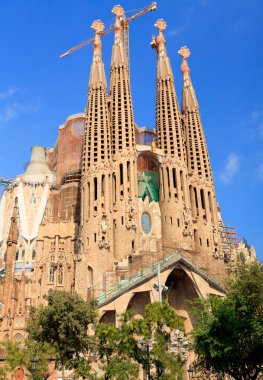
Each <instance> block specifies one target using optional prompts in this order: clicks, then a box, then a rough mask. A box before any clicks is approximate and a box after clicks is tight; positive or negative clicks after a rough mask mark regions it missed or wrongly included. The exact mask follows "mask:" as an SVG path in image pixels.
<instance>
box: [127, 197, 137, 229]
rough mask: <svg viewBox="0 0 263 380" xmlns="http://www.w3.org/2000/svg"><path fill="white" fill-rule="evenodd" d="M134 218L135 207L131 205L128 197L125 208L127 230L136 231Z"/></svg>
mask: <svg viewBox="0 0 263 380" xmlns="http://www.w3.org/2000/svg"><path fill="white" fill-rule="evenodd" d="M135 216H136V213H135V207H134V206H133V204H132V199H131V197H129V200H128V206H127V219H128V220H127V223H126V228H127V230H130V229H133V230H135V231H136V229H137V225H136V219H135Z"/></svg>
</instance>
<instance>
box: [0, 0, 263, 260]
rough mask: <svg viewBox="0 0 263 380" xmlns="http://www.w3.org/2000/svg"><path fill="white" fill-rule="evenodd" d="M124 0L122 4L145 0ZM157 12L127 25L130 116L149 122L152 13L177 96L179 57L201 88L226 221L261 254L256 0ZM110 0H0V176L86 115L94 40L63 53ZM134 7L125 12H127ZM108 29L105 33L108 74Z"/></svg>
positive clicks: (262, 39)
mask: <svg viewBox="0 0 263 380" xmlns="http://www.w3.org/2000/svg"><path fill="white" fill-rule="evenodd" d="M149 3H150V1H147V0H134V1H130V0H123V1H122V2H121V5H122V6H123V7H124V9H125V10H127V11H128V10H135V12H136V10H137V9H140V8H142V7H144V6H146V5H148V4H149ZM157 3H158V10H157V11H155V12H152V13H149V14H147V15H144V16H142V17H141V18H139V19H137V20H135V21H133V22H132V23H131V25H130V56H131V82H132V95H133V102H134V112H135V118H136V122H137V124H138V125H139V126H141V127H142V126H147V127H151V128H152V127H154V117H155V75H156V73H155V69H156V55H155V52H154V51H152V50H151V48H150V46H149V43H150V41H151V36H152V34H154V33H156V31H155V28H154V26H153V25H154V23H155V21H156V20H157V19H158V18H164V19H165V21H166V22H167V30H166V33H165V35H166V40H167V50H168V53H169V56H170V59H171V63H172V67H173V72H174V77H175V84H176V90H177V95H178V98H179V101H180V100H181V87H182V78H181V72H180V64H181V58H180V57H179V56H178V54H177V51H178V49H179V48H180V47H181V46H184V45H187V46H188V47H189V48H190V50H191V57H190V59H189V66H190V69H191V77H192V81H193V84H194V87H195V90H196V93H197V97H198V101H199V105H200V109H201V114H202V121H203V126H204V130H205V135H206V138H207V144H208V149H209V153H210V157H211V163H212V168H213V173H214V180H215V186H216V193H217V199H218V202H219V203H220V205H221V209H222V215H223V218H224V221H225V224H227V225H235V226H237V228H238V236H239V237H241V238H242V237H245V238H246V239H247V240H248V242H249V243H250V244H253V245H254V246H255V247H256V250H257V254H258V256H259V257H260V258H261V259H263V222H262V213H263V201H262V195H263V91H262V87H263V49H262V43H263V30H262V15H263V1H262V0H250V1H247V0H231V1H229V0H221V1H217V0H184V1H175V0H165V1H164V0H161V1H159V2H157ZM114 5H115V3H114V2H113V1H108V0H96V1H91V0H45V1H43V0H42V1H41V0H26V1H25V0H1V1H0V40H1V60H0V73H1V75H0V76H1V81H0V134H1V139H0V177H9V178H12V177H14V176H15V175H17V174H19V173H22V172H23V171H24V169H23V164H24V163H26V162H27V161H28V160H29V158H30V147H31V146H32V145H44V146H48V147H51V146H53V145H54V143H55V141H56V137H57V133H58V127H59V125H60V124H62V123H63V122H64V121H65V119H66V118H67V117H68V116H69V115H71V114H74V113H77V112H83V110H84V107H85V105H86V100H87V83H88V76H89V70H90V64H91V57H92V46H91V45H89V46H87V47H86V48H84V49H82V50H80V51H78V52H77V53H74V54H72V55H71V56H69V57H67V58H65V59H64V60H61V59H59V54H60V53H62V52H64V51H65V50H67V49H68V48H70V47H72V46H74V45H76V44H78V43H79V42H81V41H83V40H85V39H87V38H89V37H92V35H93V33H92V30H91V29H90V25H91V23H92V21H93V20H94V19H98V18H100V19H101V20H102V21H103V22H104V23H105V25H106V26H108V25H110V24H111V23H112V22H113V21H114V18H113V15H112V14H111V9H112V7H113V6H114ZM132 14H133V12H128V13H127V16H130V15H132ZM112 42H113V35H112V34H110V35H108V36H105V37H104V38H103V56H104V63H105V69H106V72H107V76H108V73H109V64H110V54H111V46H112Z"/></svg>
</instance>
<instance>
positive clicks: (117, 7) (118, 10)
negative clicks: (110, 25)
mask: <svg viewBox="0 0 263 380" xmlns="http://www.w3.org/2000/svg"><path fill="white" fill-rule="evenodd" d="M112 13H113V14H114V15H115V16H117V17H121V16H123V15H124V9H123V8H122V7H121V6H120V5H115V6H114V7H113V9H112Z"/></svg>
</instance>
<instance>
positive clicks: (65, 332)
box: [27, 291, 97, 378]
mask: <svg viewBox="0 0 263 380" xmlns="http://www.w3.org/2000/svg"><path fill="white" fill-rule="evenodd" d="M46 299H47V302H48V304H47V306H43V305H41V306H40V307H38V308H36V309H32V312H31V318H30V319H29V322H28V325H27V332H28V336H29V338H30V339H32V340H34V341H35V342H39V343H40V344H44V343H48V344H49V345H50V346H51V347H52V348H53V349H54V351H55V352H56V356H55V367H56V368H60V367H61V369H62V377H63V378H64V377H65V368H66V366H68V365H69V363H70V361H71V360H76V359H79V358H81V357H82V356H83V355H84V356H85V355H88V354H89V351H90V349H91V348H92V343H93V338H92V337H91V336H89V335H88V328H89V326H90V325H92V324H94V323H95V322H96V319H97V308H96V306H95V304H94V303H90V304H88V303H86V302H85V301H83V299H82V298H81V297H80V296H78V295H72V294H70V293H67V292H62V291H52V292H50V293H49V294H48V295H47V296H46Z"/></svg>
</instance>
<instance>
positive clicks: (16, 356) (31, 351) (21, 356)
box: [0, 339, 55, 380]
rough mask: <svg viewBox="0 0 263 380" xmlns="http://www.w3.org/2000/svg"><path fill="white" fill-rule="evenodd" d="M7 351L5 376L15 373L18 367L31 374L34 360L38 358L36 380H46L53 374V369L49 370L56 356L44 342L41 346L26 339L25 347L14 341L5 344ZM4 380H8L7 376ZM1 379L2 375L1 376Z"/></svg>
mask: <svg viewBox="0 0 263 380" xmlns="http://www.w3.org/2000/svg"><path fill="white" fill-rule="evenodd" d="M3 347H4V350H5V365H4V368H3V376H4V375H5V374H6V373H13V372H14V371H15V369H16V368H17V367H20V368H27V370H28V371H29V372H31V370H32V362H31V360H32V358H33V357H34V356H36V357H37V358H38V362H37V363H35V365H36V373H35V379H36V380H40V379H41V380H45V379H48V378H49V376H51V374H52V373H53V369H50V368H49V363H50V361H51V360H52V358H53V357H54V355H55V352H54V350H53V349H52V347H50V345H49V344H47V343H46V342H44V343H43V344H40V343H39V342H35V341H33V340H30V339H25V341H24V342H23V345H21V344H18V343H17V342H13V341H5V342H4V344H3ZM3 378H6V377H5V376H4V377H3ZM0 379H1V375H0Z"/></svg>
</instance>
